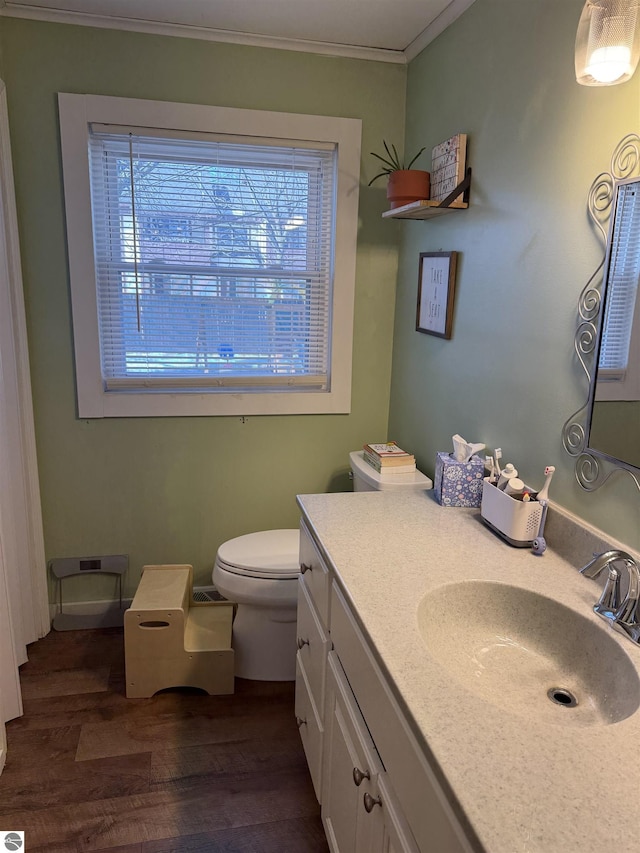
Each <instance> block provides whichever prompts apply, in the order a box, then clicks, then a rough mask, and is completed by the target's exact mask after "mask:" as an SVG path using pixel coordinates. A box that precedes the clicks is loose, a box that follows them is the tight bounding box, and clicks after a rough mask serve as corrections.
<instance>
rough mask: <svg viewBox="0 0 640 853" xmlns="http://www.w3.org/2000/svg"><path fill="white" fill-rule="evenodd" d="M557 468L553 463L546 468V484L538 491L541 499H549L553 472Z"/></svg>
mask: <svg viewBox="0 0 640 853" xmlns="http://www.w3.org/2000/svg"><path fill="white" fill-rule="evenodd" d="M555 470H556V469H555V468H554V466H553V465H547V467H546V468H545V469H544V474H545V477H546V478H547V479H546V480H545V481H544V486H543V487H542V488H541V489H540V491H539V492H538V500H539V501H547V500H549V484H550V483H551V478H552V477H553V473H554V471H555Z"/></svg>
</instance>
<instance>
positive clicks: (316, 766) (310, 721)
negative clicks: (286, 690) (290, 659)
mask: <svg viewBox="0 0 640 853" xmlns="http://www.w3.org/2000/svg"><path fill="white" fill-rule="evenodd" d="M295 713H296V725H297V726H298V731H299V732H300V739H301V740H302V747H303V749H304V754H305V758H306V759H307V765H308V766H309V775H310V776H311V781H312V782H313V790H314V791H315V794H316V797H317V799H318V802H320V795H321V789H320V786H321V782H322V743H323V734H324V732H323V728H322V721H321V719H320V716H319V714H318V709H317V708H316V705H315V702H314V701H313V697H312V695H311V688H310V687H309V682H308V681H307V678H306V675H305V673H304V670H303V668H302V666H301V665H300V658H299V657H297V658H296V705H295Z"/></svg>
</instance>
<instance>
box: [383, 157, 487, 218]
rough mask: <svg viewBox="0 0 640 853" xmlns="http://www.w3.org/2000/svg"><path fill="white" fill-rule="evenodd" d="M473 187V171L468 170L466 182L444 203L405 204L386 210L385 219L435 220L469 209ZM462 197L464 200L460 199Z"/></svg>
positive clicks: (427, 201)
mask: <svg viewBox="0 0 640 853" xmlns="http://www.w3.org/2000/svg"><path fill="white" fill-rule="evenodd" d="M470 187H471V169H470V168H469V169H467V172H466V175H465V177H464V180H463V181H461V182H460V183H459V184H458V186H457V187H456V188H455V190H454V191H453V192H452V193H450V194H449V195H448V196H447V197H446V198H445V199H443V200H442V201H431V200H422V201H414V202H412V203H411V204H404V205H403V206H402V207H396V208H394V209H393V210H385V212H384V213H383V214H382V218H383V219H433V218H434V217H435V216H443V215H444V214H445V213H453V212H454V211H455V210H466V209H467V208H468V207H469V189H470ZM460 196H462V199H461V198H460Z"/></svg>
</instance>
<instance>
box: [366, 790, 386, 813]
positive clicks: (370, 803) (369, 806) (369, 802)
mask: <svg viewBox="0 0 640 853" xmlns="http://www.w3.org/2000/svg"><path fill="white" fill-rule="evenodd" d="M362 799H363V801H364V808H365V811H366V812H367V814H371V812H372V811H373V807H374V806H382V800H381V799H380V797H375V799H374V798H373V797H372V796H371V794H368V793H367V794H365V795H364V797H363V798H362Z"/></svg>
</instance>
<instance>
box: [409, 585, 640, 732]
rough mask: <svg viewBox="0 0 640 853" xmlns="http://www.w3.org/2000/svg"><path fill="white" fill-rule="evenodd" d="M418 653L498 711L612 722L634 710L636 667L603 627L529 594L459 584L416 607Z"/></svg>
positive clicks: (639, 696)
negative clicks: (420, 645)
mask: <svg viewBox="0 0 640 853" xmlns="http://www.w3.org/2000/svg"><path fill="white" fill-rule="evenodd" d="M418 628H419V631H420V634H421V636H422V639H423V642H424V645H425V647H426V651H427V653H428V654H429V655H430V656H431V657H432V658H433V659H434V660H435V661H437V662H438V664H440V666H441V667H443V668H444V669H445V670H446V671H447V672H448V673H449V675H450V676H451V677H452V678H454V679H455V680H456V681H457V682H458V683H459V684H461V685H462V686H463V687H464V688H465V689H466V690H468V691H470V692H471V693H474V694H475V695H476V696H479V697H480V698H482V699H484V700H486V701H487V702H491V703H492V704H493V705H496V706H497V707H498V708H501V709H504V710H507V711H511V712H513V713H516V714H520V715H522V716H525V717H528V718H529V719H536V720H539V721H546V722H549V723H551V724H557V725H567V726H594V725H609V724H611V723H617V722H619V721H621V720H624V719H625V718H627V717H629V716H631V714H633V713H635V711H637V710H638V708H639V707H640V679H639V678H638V673H637V672H636V668H635V666H634V664H633V662H632V661H631V659H630V658H629V656H628V655H627V654H626V653H625V651H624V650H623V649H622V648H621V646H620V644H619V643H618V642H617V641H616V639H615V638H614V637H613V636H612V634H611V633H610V630H609V629H608V628H607V626H606V625H604V623H603V625H602V626H600V625H599V624H597V623H595V622H593V621H592V620H590V619H588V618H586V617H585V616H582V615H581V614H580V613H577V612H576V611H574V610H571V609H570V608H568V607H565V606H564V605H563V604H560V603H558V602H557V601H554V600H553V599H551V598H547V597H545V596H543V595H539V594H538V593H535V592H531V591H529V590H526V589H523V588H521V587H517V586H511V585H509V584H503V583H494V582H491V581H462V582H460V583H452V584H447V585H445V586H441V587H438V588H437V589H435V590H433V591H432V592H429V593H427V595H425V596H424V598H423V599H422V600H421V601H420V603H419V605H418Z"/></svg>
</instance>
